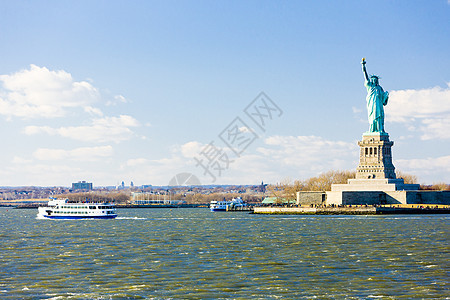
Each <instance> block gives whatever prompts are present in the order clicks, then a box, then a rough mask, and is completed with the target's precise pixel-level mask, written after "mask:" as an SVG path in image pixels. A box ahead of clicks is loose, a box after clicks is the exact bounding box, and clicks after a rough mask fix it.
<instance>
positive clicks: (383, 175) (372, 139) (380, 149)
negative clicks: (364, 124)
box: [356, 132, 396, 179]
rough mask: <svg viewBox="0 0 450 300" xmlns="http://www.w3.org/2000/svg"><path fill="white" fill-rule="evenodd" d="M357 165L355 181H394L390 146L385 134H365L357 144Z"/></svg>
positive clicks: (391, 143)
mask: <svg viewBox="0 0 450 300" xmlns="http://www.w3.org/2000/svg"><path fill="white" fill-rule="evenodd" d="M358 145H359V147H360V151H359V165H358V167H357V168H356V179H395V178H396V176H395V167H394V165H393V164H392V151H391V148H392V145H394V142H392V141H389V135H388V134H387V133H373V132H372V133H365V134H363V137H362V141H360V142H358Z"/></svg>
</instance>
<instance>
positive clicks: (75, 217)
mask: <svg viewBox="0 0 450 300" xmlns="http://www.w3.org/2000/svg"><path fill="white" fill-rule="evenodd" d="M39 216H40V217H44V218H46V219H59V220H63V219H65V220H79V219H115V218H116V217H117V215H108V216H51V215H50V216H47V215H39Z"/></svg>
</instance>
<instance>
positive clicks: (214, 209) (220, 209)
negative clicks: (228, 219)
mask: <svg viewBox="0 0 450 300" xmlns="http://www.w3.org/2000/svg"><path fill="white" fill-rule="evenodd" d="M211 211H227V209H226V208H211Z"/></svg>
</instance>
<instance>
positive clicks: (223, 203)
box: [209, 197, 247, 211]
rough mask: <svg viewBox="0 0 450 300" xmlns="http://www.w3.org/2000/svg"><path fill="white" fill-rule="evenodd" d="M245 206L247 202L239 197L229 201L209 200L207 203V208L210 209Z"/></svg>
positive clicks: (217, 209) (219, 209)
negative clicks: (208, 203)
mask: <svg viewBox="0 0 450 300" xmlns="http://www.w3.org/2000/svg"><path fill="white" fill-rule="evenodd" d="M244 206H247V203H244V201H243V200H242V198H241V197H238V198H234V199H233V200H231V201H226V200H222V201H215V200H214V201H211V203H210V205H209V209H210V210H211V211H226V210H227V207H229V208H236V207H244Z"/></svg>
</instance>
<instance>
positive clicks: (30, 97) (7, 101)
mask: <svg viewBox="0 0 450 300" xmlns="http://www.w3.org/2000/svg"><path fill="white" fill-rule="evenodd" d="M0 83H1V84H2V86H1V89H0V114H3V115H6V116H7V117H8V118H11V117H20V118H55V117H62V116H65V115H66V114H67V111H68V109H70V108H74V107H84V106H89V105H90V104H92V103H95V102H97V101H98V100H99V99H100V94H99V92H98V90H97V89H96V88H95V87H94V86H92V85H91V84H90V83H89V82H87V81H75V80H74V79H73V78H72V75H71V74H69V73H67V72H66V71H63V70H59V71H50V70H49V69H47V68H45V67H38V66H36V65H31V66H30V69H27V70H22V71H19V72H16V73H14V74H11V75H0Z"/></svg>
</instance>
